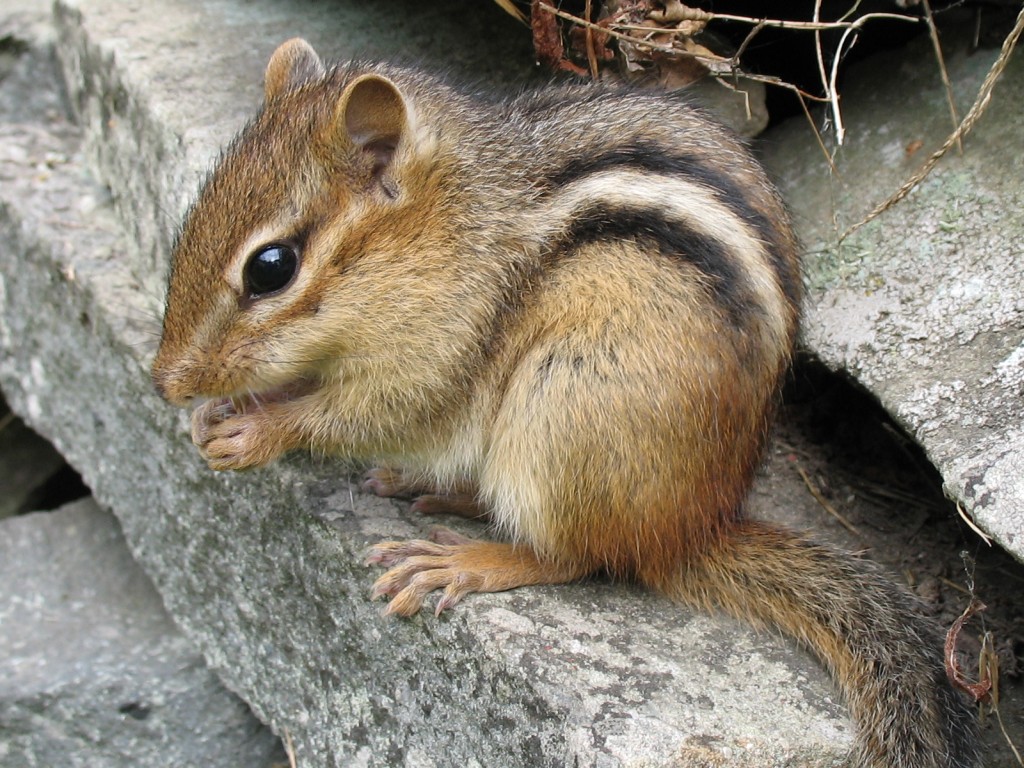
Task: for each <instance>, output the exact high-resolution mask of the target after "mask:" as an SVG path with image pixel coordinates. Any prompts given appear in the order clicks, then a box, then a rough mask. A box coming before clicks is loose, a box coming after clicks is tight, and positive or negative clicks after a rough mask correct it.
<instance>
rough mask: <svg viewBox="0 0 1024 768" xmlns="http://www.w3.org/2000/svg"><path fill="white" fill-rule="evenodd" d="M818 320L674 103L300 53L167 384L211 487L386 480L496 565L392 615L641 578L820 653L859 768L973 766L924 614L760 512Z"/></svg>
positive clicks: (391, 587)
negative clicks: (326, 472) (458, 525)
mask: <svg viewBox="0 0 1024 768" xmlns="http://www.w3.org/2000/svg"><path fill="white" fill-rule="evenodd" d="M801 294H802V284H801V275H800V268H799V260H798V247H797V243H796V241H795V238H794V235H793V233H792V231H791V228H790V225H789V223H788V219H787V213H786V211H785V209H784V207H783V204H782V202H781V201H780V199H779V196H778V194H777V192H776V191H775V189H774V188H773V186H772V185H771V184H770V183H769V181H768V179H767V178H766V176H765V173H764V172H763V170H762V169H761V168H760V166H759V165H758V164H757V162H755V160H754V159H752V157H751V155H750V154H749V153H748V151H747V150H746V149H745V148H744V146H742V145H741V143H740V142H739V141H738V140H737V139H735V138H734V137H733V136H732V135H731V134H730V133H729V132H728V131H726V130H725V129H723V128H721V127H719V126H718V125H717V124H715V123H714V122H712V121H711V120H709V119H708V118H706V117H705V116H704V115H703V114H702V113H701V112H700V111H699V110H697V109H695V108H694V107H692V106H689V105H688V104H687V103H686V102H685V101H684V100H683V99H681V98H680V97H679V96H677V95H673V94H664V93H651V92H634V91H626V90H617V91H615V90H608V89H605V88H602V87H598V86H594V85H586V86H584V85H562V86H551V87H547V88H542V89H540V90H537V91H535V92H528V93H524V94H521V95H518V96H515V97H512V98H510V99H508V100H505V101H501V100H497V99H494V98H491V97H488V96H481V95H475V94H473V93H470V92H467V91H464V90H460V89H459V88H456V87H453V86H452V85H450V84H447V83H446V82H444V81H443V80H441V79H438V78H435V77H433V76H429V75H426V74H424V73H421V72H418V71H413V70H409V69H403V68H399V67H393V66H387V65H378V64H360V63H352V64H348V65H341V66H335V67H330V68H328V67H326V66H325V65H324V64H323V63H322V62H321V60H320V58H319V57H318V56H317V54H316V53H315V51H314V50H313V49H312V48H311V47H310V46H309V45H308V44H307V43H306V42H304V41H302V40H291V41H289V42H287V43H285V44H283V45H282V46H281V47H280V48H278V49H277V51H276V52H275V53H274V54H273V57H272V58H271V60H270V63H269V65H268V67H267V70H266V75H265V102H264V104H263V108H262V110H261V111H260V112H259V114H258V115H257V116H256V117H255V118H254V119H253V120H252V122H251V123H250V124H249V125H248V126H247V127H246V128H245V129H244V130H243V131H242V133H241V134H240V135H239V136H238V137H237V138H236V139H235V140H234V142H233V143H232V144H231V145H230V146H229V147H228V149H227V150H226V152H225V154H224V155H223V157H222V158H221V160H220V162H219V164H218V166H217V167H216V169H215V170H214V171H213V172H212V175H211V176H210V177H209V179H208V180H207V182H206V184H205V186H204V188H203V189H202V191H201V193H200V195H199V198H198V200H197V201H196V203H195V204H194V206H193V207H192V209H191V211H190V212H189V214H188V216H187V218H186V221H185V223H184V225H183V230H182V231H181V233H180V237H179V239H178V242H177V245H176V248H175V251H174V255H173V260H172V269H171V274H170V281H169V287H168V294H167V307H166V313H165V316H164V324H163V336H162V339H161V343H160V347H159V351H158V353H157V356H156V359H155V362H154V364H153V371H152V375H153V381H154V383H155V385H156V388H157V389H158V391H159V392H160V393H161V394H162V395H163V397H164V398H166V399H167V400H168V401H170V402H171V403H173V404H175V405H179V406H186V405H189V404H194V403H198V406H197V407H196V408H195V409H194V411H193V415H192V433H193V439H194V442H195V443H196V445H197V446H198V447H199V451H200V453H201V454H202V456H203V457H204V458H205V460H206V461H207V462H208V464H209V466H210V467H212V468H213V469H218V470H223V469H243V468H246V467H255V466H260V465H264V464H267V463H268V462H270V461H272V460H274V459H275V458H277V457H278V456H280V455H281V454H283V453H285V452H286V451H290V450H292V449H297V448H311V449H313V450H316V451H318V452H325V453H335V454H342V455H344V456H347V457H352V458H356V459H359V460H365V461H368V462H369V461H374V462H382V463H383V466H384V467H391V469H377V470H374V471H371V473H370V474H369V475H368V479H367V481H366V487H367V489H369V490H371V491H374V492H377V493H380V494H382V495H402V494H407V493H420V494H424V495H423V496H422V497H421V498H420V499H419V501H417V502H416V504H415V505H414V506H415V507H416V508H419V509H423V510H425V511H437V510H440V509H447V510H450V511H455V512H458V513H461V514H466V515H474V514H484V515H486V516H487V517H488V518H489V519H490V521H491V522H492V523H493V526H494V527H495V529H496V530H497V531H498V532H499V533H500V534H502V540H501V541H482V540H474V539H469V538H465V537H462V536H459V535H456V534H454V533H452V532H448V531H442V532H440V533H439V534H438V535H437V536H436V537H435V539H434V540H431V541H409V542H385V543H381V544H378V545H377V546H376V547H374V548H373V549H372V550H371V554H370V557H369V561H370V562H372V563H378V564H382V565H384V566H388V567H389V570H388V571H387V572H386V573H384V575H383V576H382V577H381V578H380V579H379V580H378V581H377V582H376V584H375V586H374V592H375V594H376V595H378V596H382V595H385V596H388V597H389V598H390V602H389V605H388V611H389V612H391V613H394V614H399V615H402V616H408V615H410V614H413V613H415V612H417V611H419V610H420V608H421V606H422V604H423V602H424V599H425V597H426V596H427V595H428V594H429V593H431V592H433V591H435V590H442V594H441V597H440V599H439V602H438V603H437V611H438V612H440V611H442V610H444V609H447V608H450V607H451V606H453V605H455V604H456V603H457V602H458V601H459V600H461V599H462V598H463V597H464V596H466V595H467V594H469V593H472V592H488V591H498V590H506V589H512V588H514V587H520V586H525V585H531V584H553V583H560V582H569V581H573V580H576V579H580V578H582V577H585V576H588V575H590V574H593V573H595V572H606V573H610V574H612V575H614V576H615V577H621V578H628V579H633V580H636V581H638V582H640V583H642V584H644V585H647V586H648V587H650V588H652V589H654V590H656V591H658V592H660V593H663V594H665V595H667V596H669V597H670V598H672V599H673V600H676V601H679V602H680V603H684V604H686V605H690V606H697V607H700V608H703V609H708V610H713V609H721V610H724V611H726V612H728V613H731V614H733V615H735V616H738V617H741V618H744V619H747V620H749V621H751V622H753V623H754V624H755V625H758V626H765V625H775V626H777V627H779V628H781V629H782V630H784V631H785V632H787V633H789V634H790V635H792V636H793V637H795V638H796V639H797V640H799V641H800V642H801V643H803V644H805V645H806V646H808V647H810V648H811V649H812V650H813V651H814V652H815V653H817V655H818V656H819V657H820V658H821V659H822V661H823V662H824V664H825V666H827V667H828V669H829V670H830V671H831V672H832V674H833V675H834V677H835V679H836V680H837V681H838V684H839V685H840V687H841V688H842V690H843V692H844V693H845V695H846V698H847V700H848V702H849V706H850V709H851V712H852V717H853V719H854V721H855V723H856V725H857V729H858V740H857V746H856V752H855V755H854V756H853V758H852V763H853V764H854V765H856V766H861V767H864V768H866V767H867V766H873V767H878V766H886V767H888V768H938V767H940V766H942V767H943V768H950V767H952V766H957V767H960V768H966V767H967V766H973V765H975V763H976V760H977V748H976V737H975V733H974V718H973V716H972V712H971V710H970V708H969V706H968V705H967V703H966V702H965V701H963V700H962V699H961V697H960V695H959V694H958V693H956V692H955V691H954V690H953V689H952V688H951V687H950V686H949V684H948V683H947V682H946V679H945V672H944V665H943V658H942V640H941V637H940V632H939V631H938V628H937V627H936V626H934V625H933V624H932V622H930V621H929V620H926V619H925V618H923V617H922V616H921V614H920V613H919V611H918V609H917V608H916V606H915V604H914V602H913V598H912V597H911V596H910V595H909V594H908V593H906V592H905V591H904V590H903V589H901V588H898V587H897V586H895V585H894V584H893V583H892V582H890V580H889V579H887V578H886V577H885V576H883V575H882V574H881V573H880V571H879V569H878V568H877V567H875V566H873V565H872V564H870V563H867V562H864V561H862V560H859V559H856V558H854V557H852V556H850V555H847V554H844V553H842V552H839V551H836V550H833V549H831V548H828V547H825V546H822V545H819V544H815V543H812V542H810V541H809V540H807V539H806V538H805V537H804V536H801V535H795V534H793V533H789V532H787V531H785V530H783V529H781V528H778V527H775V526H774V525H772V524H769V523H766V522H760V521H755V520H751V519H748V518H746V517H745V516H744V515H743V505H744V499H745V497H746V495H747V493H748V490H749V489H750V486H751V483H752V481H753V478H754V474H755V472H756V471H757V469H758V468H759V466H760V465H761V462H762V460H763V454H764V452H765V445H766V441H767V439H768V431H769V427H770V424H771V421H772V418H773V413H774V411H775V407H776V403H777V401H778V400H779V390H780V383H781V381H782V379H783V377H784V375H785V373H786V371H787V369H788V366H789V363H790V357H791V354H792V350H793V345H794V339H795V336H796V333H797V327H798V319H799V314H800V304H801ZM394 468H399V469H394Z"/></svg>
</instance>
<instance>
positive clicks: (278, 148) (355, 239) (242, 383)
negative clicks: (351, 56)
mask: <svg viewBox="0 0 1024 768" xmlns="http://www.w3.org/2000/svg"><path fill="white" fill-rule="evenodd" d="M388 72H390V73H391V74H390V75H389V74H388ZM397 72H398V70H395V71H390V70H385V69H381V68H378V67H359V66H350V67H347V68H345V67H339V68H334V69H327V68H325V67H324V65H323V63H322V62H321V61H320V59H319V57H318V56H317V54H316V53H315V51H314V50H313V49H312V48H311V47H310V46H309V44H308V43H306V42H305V41H303V40H298V39H296V40H291V41H289V42H286V43H284V44H283V45H282V46H281V47H280V48H278V49H277V50H276V51H275V52H274V54H273V57H272V58H271V60H270V63H269V65H268V67H267V70H266V76H265V90H266V94H265V95H266V98H265V102H264V106H263V109H262V111H261V112H260V113H259V114H258V115H257V116H256V118H255V119H254V120H253V121H252V122H251V123H250V124H249V126H248V127H247V128H246V129H245V130H244V131H243V132H242V133H241V134H240V135H239V136H238V137H237V138H236V139H235V141H234V142H233V143H232V144H231V145H230V147H229V148H228V149H227V150H226V152H225V154H224V155H223V157H222V159H221V160H220V162H219V164H218V165H217V167H216V169H215V170H214V171H213V173H212V174H211V176H210V178H209V180H208V181H207V183H206V185H205V186H204V188H203V190H202V192H201V193H200V195H199V198H198V200H197V201H196V203H195V205H194V206H193V207H192V209H191V211H190V212H189V214H188V217H187V218H186V220H185V223H184V225H183V229H182V232H181V235H180V238H179V240H178V243H177V246H176V248H175V251H174V254H173V259H172V269H171V276H170V284H169V288H168V295H167V307H166V312H165V316H164V324H163V336H162V339H161V343H160V348H159V351H158V353H157V356H156V360H155V362H154V364H153V370H152V375H153V381H154V383H155V385H156V387H157V389H158V391H159V392H160V393H161V394H162V395H163V396H164V397H165V398H166V399H167V400H169V401H170V402H172V403H174V404H177V405H185V404H187V403H188V402H190V401H191V400H193V399H194V398H220V397H232V396H252V397H265V398H273V397H281V396H283V395H285V394H287V395H290V394H292V393H294V392H295V391H302V390H308V389H309V388H310V387H316V386H319V385H320V384H321V383H322V382H323V380H324V378H325V377H329V376H331V375H333V374H332V373H331V371H332V370H333V369H334V368H335V366H336V364H337V361H339V360H342V359H344V358H345V357H346V356H349V357H356V356H360V355H364V356H365V355H366V354H368V351H369V350H380V349H382V348H386V347H387V346H388V333H389V332H393V330H389V326H392V325H394V323H395V320H394V318H395V317H401V315H402V314H403V313H404V312H407V311H409V297H410V295H418V294H416V293H415V292H416V291H420V292H422V279H421V278H418V277H417V275H416V272H417V269H415V268H414V267H415V265H413V264H411V261H412V260H413V257H414V256H416V255H418V254H419V253H422V252H423V251H424V250H427V251H429V250H430V249H431V247H432V246H431V243H433V242H434V241H435V240H436V239H437V238H436V237H435V236H434V235H433V234H432V233H433V232H434V231H435V230H437V229H438V225H437V221H438V217H439V214H438V212H437V210H436V207H437V206H436V205H434V204H433V201H435V200H436V198H437V195H436V194H433V193H432V188H433V187H434V186H436V184H437V183H438V182H437V179H436V176H437V165H438V163H437V161H436V157H435V155H436V153H435V151H434V145H435V139H434V132H433V131H431V130H430V129H429V127H428V126H427V125H426V124H425V121H421V120H420V118H419V116H418V115H417V110H416V108H415V106H414V100H413V99H411V98H409V95H408V91H409V88H408V87H403V86H401V85H399V84H398V83H397V82H396V79H395V74H396V73H397ZM398 79H401V78H400V77H399V78H398ZM410 292H412V294H410ZM403 302H405V303H404V304H403ZM413 304H414V302H413Z"/></svg>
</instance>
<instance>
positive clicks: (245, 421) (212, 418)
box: [192, 399, 285, 470]
mask: <svg viewBox="0 0 1024 768" xmlns="http://www.w3.org/2000/svg"><path fill="white" fill-rule="evenodd" d="M192 442H193V443H195V445H196V447H197V448H198V449H199V455H200V456H202V457H203V458H204V459H205V460H206V463H207V464H208V465H209V467H210V469H216V470H225V469H248V468H250V467H260V466H263V465H264V464H269V463H270V462H271V461H273V460H274V459H276V458H277V457H278V456H280V455H281V454H282V453H284V450H285V448H284V445H283V441H282V440H281V439H280V438H279V437H278V436H277V434H276V432H275V430H274V423H273V422H272V421H271V420H270V419H269V418H268V416H267V414H266V413H265V412H263V411H252V412H249V413H239V412H238V411H237V410H236V408H235V406H234V403H233V402H232V401H231V400H230V399H223V400H209V401H207V402H205V403H203V404H202V405H200V406H199V407H198V408H196V409H195V410H194V411H193V412H192Z"/></svg>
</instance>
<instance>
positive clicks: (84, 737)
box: [0, 499, 281, 768]
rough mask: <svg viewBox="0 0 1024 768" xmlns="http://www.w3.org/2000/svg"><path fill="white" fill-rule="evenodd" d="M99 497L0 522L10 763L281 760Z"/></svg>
mask: <svg viewBox="0 0 1024 768" xmlns="http://www.w3.org/2000/svg"><path fill="white" fill-rule="evenodd" d="M279 757H281V751H280V748H279V746H278V741H277V739H275V738H274V735H273V734H272V733H270V732H269V731H268V730H267V729H266V728H264V727H263V726H262V725H261V724H260V723H259V721H258V720H256V718H254V717H253V716H252V715H251V714H250V713H249V711H248V709H247V708H246V706H245V704H244V703H243V702H242V701H240V700H239V699H238V698H237V697H236V696H233V695H232V694H230V693H228V692H227V691H226V690H224V687H223V686H222V685H221V684H220V681H219V680H218V679H217V678H216V676H215V675H214V674H213V673H212V672H210V671H209V670H208V669H207V667H206V664H205V662H204V661H203V658H202V656H200V655H199V653H198V652H197V651H196V650H195V648H194V646H193V645H192V643H191V642H190V641H189V640H187V639H186V638H185V637H184V636H183V635H182V634H181V632H179V631H178V630H177V629H176V628H175V626H174V624H173V623H172V621H171V619H170V617H169V616H168V615H167V614H166V612H165V611H164V609H163V606H162V605H161V603H160V597H159V596H158V595H157V593H156V591H155V590H154V589H153V586H152V584H151V583H150V582H149V579H147V578H146V575H145V574H144V573H143V572H142V570H141V569H140V568H139V566H138V565H136V564H135V562H134V561H133V560H132V558H131V555H130V554H129V553H128V549H127V547H126V546H125V544H124V539H123V537H122V536H121V531H120V528H119V527H118V524H117V521H116V520H115V519H114V517H113V515H111V514H110V513H109V512H106V511H104V510H102V509H100V508H99V507H98V506H97V505H96V504H95V502H93V501H92V500H91V499H84V500H82V501H79V502H74V503H73V504H69V505H68V506H66V507H63V508H62V509H60V510H57V511H55V512H37V513H33V514H29V515H23V516H20V517H16V518H11V519H8V520H3V521H0V765H5V766H10V768H30V767H31V766H40V768H49V767H51V766H61V767H62V768H64V767H65V766H66V767H67V768H78V767H79V766H81V767H82V768H86V767H88V768H103V767H105V766H111V767H113V766H127V765H131V766H134V767H136V768H145V767H146V766H154V767H155V768H156V767H159V768H163V767H164V766H170V765H180V766H185V765H204V766H223V768H237V766H243V765H244V766H252V768H260V766H270V765H271V764H272V761H274V760H275V759H278V758H279Z"/></svg>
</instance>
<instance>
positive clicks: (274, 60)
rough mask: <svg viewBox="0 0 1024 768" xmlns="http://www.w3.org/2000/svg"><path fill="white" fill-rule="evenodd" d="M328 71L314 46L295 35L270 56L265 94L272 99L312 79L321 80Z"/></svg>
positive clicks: (265, 79)
mask: <svg viewBox="0 0 1024 768" xmlns="http://www.w3.org/2000/svg"><path fill="white" fill-rule="evenodd" d="M326 71H327V70H325V69H324V64H323V62H322V61H320V57H319V56H317V55H316V51H314V50H313V46H311V45H310V44H309V43H307V42H306V41H305V40H303V39H302V38H301V37H293V38H292V39H291V40H288V41H286V42H284V43H281V45H279V46H278V48H277V50H276V51H274V53H273V55H272V56H271V57H270V62H269V63H268V64H267V71H266V73H264V75H263V94H264V96H265V98H266V100H267V101H270V100H271V99H272V98H274V97H275V96H280V95H281V94H282V93H285V92H287V91H292V90H295V89H296V88H298V87H299V86H302V85H304V84H306V83H308V82H310V81H311V80H319V79H320V78H322V77H323V76H324V74H325V73H326Z"/></svg>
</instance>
